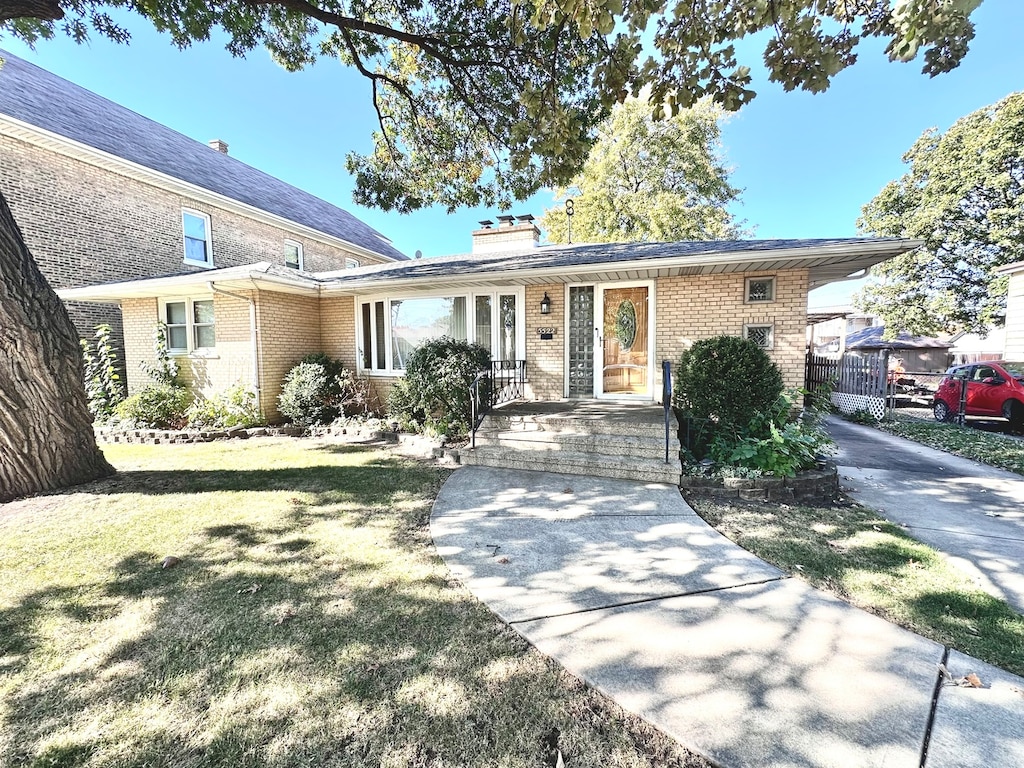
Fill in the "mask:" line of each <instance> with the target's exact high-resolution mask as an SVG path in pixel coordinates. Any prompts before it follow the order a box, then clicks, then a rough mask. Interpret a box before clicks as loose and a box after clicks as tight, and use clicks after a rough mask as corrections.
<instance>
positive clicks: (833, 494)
mask: <svg viewBox="0 0 1024 768" xmlns="http://www.w3.org/2000/svg"><path fill="white" fill-rule="evenodd" d="M679 489H680V491H681V492H682V494H683V496H684V497H685V496H692V497H698V498H701V497H702V498H707V497H716V498H733V499H743V500H745V501H781V502H786V501H790V502H808V503H811V502H813V503H824V504H831V503H833V502H834V501H835V500H836V499H837V498H839V473H838V472H837V471H836V468H835V466H834V465H832V466H828V467H826V468H825V469H822V470H811V471H808V472H800V473H798V474H797V475H796V477H753V478H750V477H725V478H722V477H696V476H691V475H683V476H681V477H680V478H679Z"/></svg>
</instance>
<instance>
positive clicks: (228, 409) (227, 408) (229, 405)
mask: <svg viewBox="0 0 1024 768" xmlns="http://www.w3.org/2000/svg"><path fill="white" fill-rule="evenodd" d="M186 416H187V418H188V424H189V426H190V427H208V428H215V429H226V428H228V427H254V426H256V425H257V424H261V423H262V422H263V419H262V417H261V416H260V410H259V405H258V404H257V402H256V393H255V392H253V391H252V388H250V387H247V386H246V385H244V384H236V385H235V386H233V387H230V388H229V389H226V390H224V391H223V392H217V393H216V394H214V395H212V396H211V397H208V398H206V399H203V400H196V401H195V402H194V403H192V406H191V407H190V408H189V409H188V413H187V414H186Z"/></svg>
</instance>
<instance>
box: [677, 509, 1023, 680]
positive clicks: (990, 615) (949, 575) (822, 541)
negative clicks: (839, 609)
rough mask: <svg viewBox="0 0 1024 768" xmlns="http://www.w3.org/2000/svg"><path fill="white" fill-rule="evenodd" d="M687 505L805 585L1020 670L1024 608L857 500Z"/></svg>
mask: <svg viewBox="0 0 1024 768" xmlns="http://www.w3.org/2000/svg"><path fill="white" fill-rule="evenodd" d="M690 504H691V506H693V508H694V509H695V510H696V511H697V512H698V513H699V514H700V516H701V517H703V518H704V519H705V520H707V521H708V522H709V523H710V524H711V525H713V526H714V527H715V528H717V529H718V530H719V531H720V532H722V533H723V534H725V535H726V536H728V537H729V538H730V539H732V540H733V541H735V542H736V543H737V544H739V545H740V546H741V547H743V548H744V549H747V550H749V551H751V552H753V553H754V554H755V555H757V556H758V557H760V558H762V559H763V560H767V561H768V562H770V563H773V564H774V565H776V566H778V567H779V568H781V569H783V570H784V571H787V572H789V573H791V574H793V575H794V576H796V577H798V578H801V579H804V580H805V581H807V582H808V583H810V584H811V585H812V586H814V587H817V588H818V589H823V590H825V591H828V592H831V593H833V594H834V595H837V596H838V597H841V598H843V599H844V600H846V601H848V602H850V603H852V604H853V605H856V606H858V607H860V608H863V609H865V610H868V611H871V612H872V613H875V614H877V615H879V616H881V617H882V618H884V619H887V620H888V621H891V622H893V623H894V624H899V625H900V626H902V627H905V628H907V629H909V630H912V631H913V632H917V633H918V634H920V635H923V636H924V637H928V638H931V639H932V640H934V641H936V642H938V643H941V644H943V645H948V646H951V647H953V648H955V649H957V650H958V651H962V652H963V653H966V654H969V655H971V656H975V657H977V658H979V659H982V660H984V661H987V662H989V663H990V664H995V665H996V666H999V667H1002V668H1003V669H1007V670H1009V671H1011V672H1013V673H1015V674H1018V675H1024V616H1021V615H1020V614H1019V613H1017V612H1015V611H1014V610H1013V608H1011V607H1010V606H1009V605H1008V604H1007V603H1006V602H1004V601H1002V600H999V599H997V598H995V597H992V596H991V595H989V594H988V593H986V592H983V591H982V590H980V589H978V588H977V587H976V586H974V584H973V583H971V581H970V579H969V578H968V577H967V576H966V575H964V574H963V573H962V572H960V571H959V570H957V569H956V568H954V567H953V566H952V565H950V564H949V563H948V562H947V561H946V559H945V558H944V557H943V556H942V555H941V554H939V553H938V552H936V551H935V550H934V549H932V548H931V547H929V546H927V545H925V544H922V543H921V542H919V541H917V540H916V539H913V538H911V537H910V536H908V535H907V534H906V533H904V532H903V530H901V529H900V527H899V526H897V525H894V524H893V523H890V522H889V521H887V520H885V519H883V518H882V517H880V516H879V515H878V513H876V512H873V511H872V510H870V509H866V508H865V507H860V506H849V507H800V506H789V505H785V504H781V505H766V504H765V505H762V504H757V505H755V504H738V503H737V504H730V503H727V502H724V501H721V500H700V499H694V500H693V501H691V502H690Z"/></svg>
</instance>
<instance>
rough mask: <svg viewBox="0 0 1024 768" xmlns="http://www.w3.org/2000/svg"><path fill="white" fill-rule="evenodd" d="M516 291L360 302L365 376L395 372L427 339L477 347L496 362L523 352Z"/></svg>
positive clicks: (404, 364) (359, 314) (361, 363)
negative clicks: (449, 338) (485, 349)
mask: <svg viewBox="0 0 1024 768" xmlns="http://www.w3.org/2000/svg"><path fill="white" fill-rule="evenodd" d="M522 301H523V298H522V294H521V292H511V291H510V292H505V291H498V292H494V293H472V294H459V295H449V296H423V295H416V296H388V297H380V298H374V299H369V300H366V301H362V302H360V306H359V313H358V317H359V321H360V323H359V324H360V329H359V337H358V338H359V340H360V343H359V362H360V367H361V368H362V369H363V370H365V371H371V372H381V373H392V374H394V373H400V372H401V371H404V370H405V367H406V362H407V361H408V359H409V355H411V354H412V352H413V351H414V350H415V349H416V348H417V347H418V346H420V345H421V344H422V343H423V342H425V341H427V340H429V339H435V338H438V337H440V336H450V337H452V338H455V339H460V340H462V341H469V342H473V343H476V344H480V345H481V346H483V347H486V348H487V349H488V350H490V351H491V356H492V357H493V358H494V359H496V360H515V359H516V356H517V352H518V350H521V349H523V348H524V347H525V341H526V340H525V334H526V331H525V325H524V323H523V322H522V312H521V309H520V308H521V306H522Z"/></svg>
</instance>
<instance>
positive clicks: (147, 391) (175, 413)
mask: <svg viewBox="0 0 1024 768" xmlns="http://www.w3.org/2000/svg"><path fill="white" fill-rule="evenodd" d="M191 405H192V395H191V394H190V393H189V391H188V390H187V389H185V388H184V387H175V386H172V385H170V384H149V385H147V386H145V387H143V388H142V389H140V390H139V391H138V392H136V393H135V394H134V395H132V396H131V397H129V398H128V399H127V400H125V401H124V402H122V403H120V404H119V405H118V406H117V408H116V409H115V413H116V415H117V417H118V419H119V420H120V422H121V424H122V425H123V426H126V427H129V428H134V429H181V428H182V427H184V426H185V425H186V424H187V423H188V416H187V413H188V410H189V407H190V406H191Z"/></svg>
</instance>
